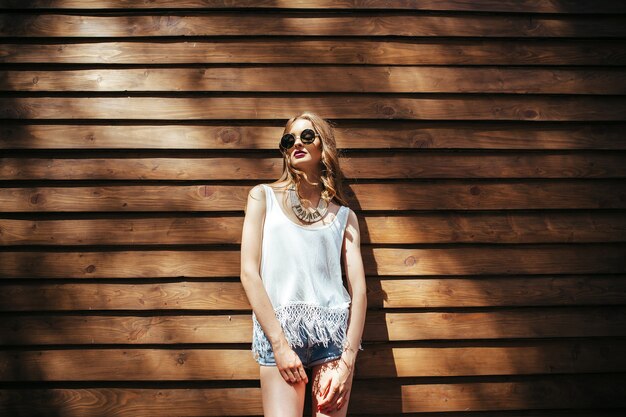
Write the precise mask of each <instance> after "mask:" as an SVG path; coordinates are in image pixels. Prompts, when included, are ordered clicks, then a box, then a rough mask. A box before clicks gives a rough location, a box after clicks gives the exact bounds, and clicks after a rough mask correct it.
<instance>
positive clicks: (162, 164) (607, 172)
mask: <svg viewBox="0 0 626 417" xmlns="http://www.w3.org/2000/svg"><path fill="white" fill-rule="evenodd" d="M282 160H283V158H282V157H279V158H263V157H255V156H242V155H238V156H236V157H232V158H231V157H224V156H211V155H206V156H205V157H193V158H189V157H185V156H180V157H177V158H171V157H167V158H155V157H147V158H133V157H125V158H113V157H107V158H97V159H95V158H0V180H246V179H249V178H254V177H255V176H256V177H261V178H278V177H280V175H281V172H282V169H283V163H282ZM340 163H341V169H342V172H343V174H344V178H346V179H406V178H424V179H428V178H460V179H467V178H469V179H471V178H624V177H626V153H623V154H620V153H616V152H606V153H601V152H593V153H592V152H587V153H585V154H572V153H571V152H555V151H552V152H548V151H545V152H544V153H537V152H535V151H533V152H528V153H524V152H521V151H517V152H511V153H509V154H503V153H502V152H498V153H491V154H490V153H486V152H483V153H476V152H472V153H462V152H455V153H449V152H440V153H434V152H429V153H423V152H419V151H418V152H415V153H413V152H407V151H402V152H390V151H379V152H377V153H376V154H371V153H362V154H359V153H351V154H350V156H349V158H340Z"/></svg>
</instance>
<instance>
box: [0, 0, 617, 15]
mask: <svg viewBox="0 0 626 417" xmlns="http://www.w3.org/2000/svg"><path fill="white" fill-rule="evenodd" d="M270 7H271V8H279V9H336V10H342V9H350V10H360V9H365V10H367V9H382V10H440V11H466V12H510V13H558V14H569V13H624V12H626V7H625V6H624V4H622V3H620V2H615V1H613V0H597V1H594V2H593V4H590V3H589V2H588V1H584V0H568V1H562V0H561V1H554V0H550V1H540V2H537V1H535V0H500V1H491V0H478V1H476V0H474V1H458V0H403V1H388V0H368V1H362V0H291V1H289V2H282V3H277V2H276V1H271V0H238V1H237V2H232V1H228V0H181V1H177V2H176V3H174V4H172V3H171V2H170V1H168V0H151V1H149V2H137V1H134V0H31V1H29V2H26V3H24V2H22V1H20V0H2V1H0V8H2V9H86V10H90V9H172V8H174V9H181V8H182V9H192V10H193V9H205V8H214V9H222V8H228V9H231V8H236V9H241V10H245V9H256V8H270Z"/></svg>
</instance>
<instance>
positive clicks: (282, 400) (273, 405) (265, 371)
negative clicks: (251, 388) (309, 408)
mask: <svg viewBox="0 0 626 417" xmlns="http://www.w3.org/2000/svg"><path fill="white" fill-rule="evenodd" d="M305 388H306V385H305V383H304V382H298V383H294V384H290V383H288V382H287V381H285V379H284V378H283V377H282V375H281V374H280V372H278V368H277V367H276V366H264V365H261V396H262V398H263V415H264V416H265V417H301V416H302V411H303V409H304V391H305Z"/></svg>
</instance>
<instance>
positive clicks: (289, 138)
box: [280, 133, 296, 149]
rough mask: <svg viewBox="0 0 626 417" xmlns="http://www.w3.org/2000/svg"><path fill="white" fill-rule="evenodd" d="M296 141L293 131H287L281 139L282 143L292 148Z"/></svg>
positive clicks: (283, 145)
mask: <svg viewBox="0 0 626 417" xmlns="http://www.w3.org/2000/svg"><path fill="white" fill-rule="evenodd" d="M294 143H296V137H295V136H294V135H292V134H291V133H287V134H286V135H284V136H283V137H282V139H281V140H280V145H281V146H282V147H283V148H285V149H289V148H291V147H292V146H293V144H294Z"/></svg>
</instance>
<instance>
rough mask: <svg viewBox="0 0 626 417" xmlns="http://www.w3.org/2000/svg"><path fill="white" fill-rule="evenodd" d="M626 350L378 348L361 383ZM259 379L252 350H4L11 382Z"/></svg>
mask: <svg viewBox="0 0 626 417" xmlns="http://www.w3.org/2000/svg"><path fill="white" fill-rule="evenodd" d="M624 349H626V342H623V341H576V342H572V341H567V340H566V341H547V340H542V341H515V342H509V343H503V342H500V343H494V344H489V345H487V346H483V345H480V344H478V345H477V346H463V347H458V346H455V345H452V346H449V345H444V346H439V347H383V346H371V347H368V348H367V349H365V350H364V351H363V352H361V353H359V356H358V358H357V363H356V365H355V369H356V371H355V378H360V379H365V378H395V377H432V376H437V377H440V376H446V377H452V376H475V375H535V374H551V373H557V374H562V373H566V374H567V373H588V372H623V371H624V370H626V359H625V357H624V355H623V354H622V353H623V350H624ZM87 363H88V364H89V366H87V367H85V364H87ZM12 364H19V366H12ZM477 364H480V365H479V366H477ZM258 379H259V365H257V363H256V362H255V361H254V359H253V357H252V352H251V350H250V349H63V350H61V349H53V350H30V349H29V350H23V351H0V381H3V382H8V381H198V380H258Z"/></svg>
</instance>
